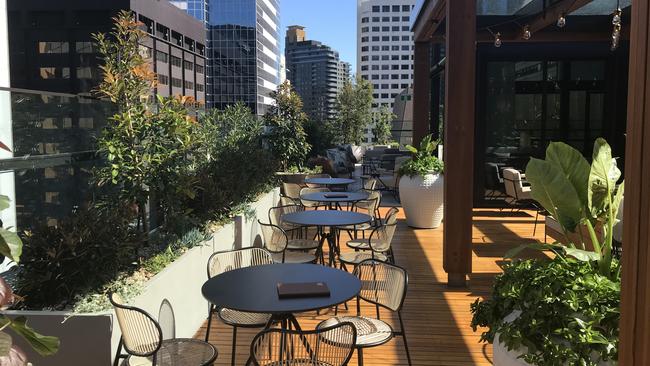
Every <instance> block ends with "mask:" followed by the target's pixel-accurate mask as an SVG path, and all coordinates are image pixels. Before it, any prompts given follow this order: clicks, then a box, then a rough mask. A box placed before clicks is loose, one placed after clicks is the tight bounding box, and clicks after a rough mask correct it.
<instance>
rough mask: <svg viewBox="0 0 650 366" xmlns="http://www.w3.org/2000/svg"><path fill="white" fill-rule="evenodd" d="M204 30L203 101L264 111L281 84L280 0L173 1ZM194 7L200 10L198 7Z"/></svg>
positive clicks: (214, 104)
mask: <svg viewBox="0 0 650 366" xmlns="http://www.w3.org/2000/svg"><path fill="white" fill-rule="evenodd" d="M172 2H173V3H174V4H175V5H176V6H178V7H180V8H182V9H185V10H186V11H187V12H188V13H189V14H190V15H192V16H194V17H195V18H197V19H199V20H201V21H204V23H205V25H206V29H207V40H208V47H207V49H208V60H207V79H206V83H207V89H208V90H207V106H208V108H219V109H223V108H225V107H226V106H228V105H231V104H234V103H236V102H243V103H245V104H246V105H247V106H248V107H249V108H250V109H251V110H252V111H253V112H254V113H256V114H258V115H263V114H264V113H265V112H266V110H267V108H268V107H269V106H270V105H271V104H272V99H271V98H270V97H269V93H270V92H271V91H274V90H276V89H277V87H278V85H279V84H280V78H281V75H280V43H279V39H280V37H279V31H280V28H279V24H280V1H279V0H173V1H172ZM197 9H198V10H197Z"/></svg>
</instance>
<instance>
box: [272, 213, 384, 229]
mask: <svg viewBox="0 0 650 366" xmlns="http://www.w3.org/2000/svg"><path fill="white" fill-rule="evenodd" d="M282 221H284V222H288V223H290V224H296V225H301V226H330V227H332V226H349V225H360V224H365V223H366V222H370V221H372V217H370V215H366V214H362V213H359V212H352V211H336V210H310V211H299V212H293V213H290V214H286V215H282Z"/></svg>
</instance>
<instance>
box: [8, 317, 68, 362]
mask: <svg viewBox="0 0 650 366" xmlns="http://www.w3.org/2000/svg"><path fill="white" fill-rule="evenodd" d="M9 327H10V328H11V329H13V331H14V332H16V333H18V334H19V335H21V336H22V337H23V338H25V340H26V341H27V342H29V344H30V345H31V346H32V348H33V349H34V350H35V351H36V352H38V353H39V354H40V355H41V356H48V355H53V354H55V353H56V352H57V351H58V350H59V339H58V338H57V337H52V336H44V335H41V334H38V333H36V332H35V331H34V329H32V328H30V327H29V326H28V325H27V318H25V317H24V316H19V317H17V318H15V319H13V320H12V321H11V324H9Z"/></svg>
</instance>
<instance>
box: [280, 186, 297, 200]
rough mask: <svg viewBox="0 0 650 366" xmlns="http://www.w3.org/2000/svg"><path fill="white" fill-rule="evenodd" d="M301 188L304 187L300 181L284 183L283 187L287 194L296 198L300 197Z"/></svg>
mask: <svg viewBox="0 0 650 366" xmlns="http://www.w3.org/2000/svg"><path fill="white" fill-rule="evenodd" d="M301 188H302V187H301V186H300V184H298V183H282V189H283V190H284V194H285V196H287V197H291V198H293V199H296V200H297V199H300V189H301Z"/></svg>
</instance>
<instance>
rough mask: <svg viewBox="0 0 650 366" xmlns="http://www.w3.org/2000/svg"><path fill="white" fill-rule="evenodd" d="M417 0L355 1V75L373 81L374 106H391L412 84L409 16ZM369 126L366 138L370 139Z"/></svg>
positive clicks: (411, 45) (411, 40)
mask: <svg viewBox="0 0 650 366" xmlns="http://www.w3.org/2000/svg"><path fill="white" fill-rule="evenodd" d="M415 2H416V0H357V75H358V76H359V77H361V78H362V79H365V80H368V81H370V82H371V83H372V85H373V88H374V93H373V100H374V103H373V106H374V107H375V108H378V107H379V106H381V105H387V106H389V107H391V108H392V107H393V106H394V102H395V97H396V96H397V95H399V93H401V92H402V91H403V90H404V89H407V88H409V87H410V86H411V85H412V83H413V47H414V46H413V33H412V32H411V30H410V15H411V11H412V9H413V7H414V6H415ZM371 131H372V129H371V128H368V129H367V133H366V138H367V140H368V142H372V133H371Z"/></svg>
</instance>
